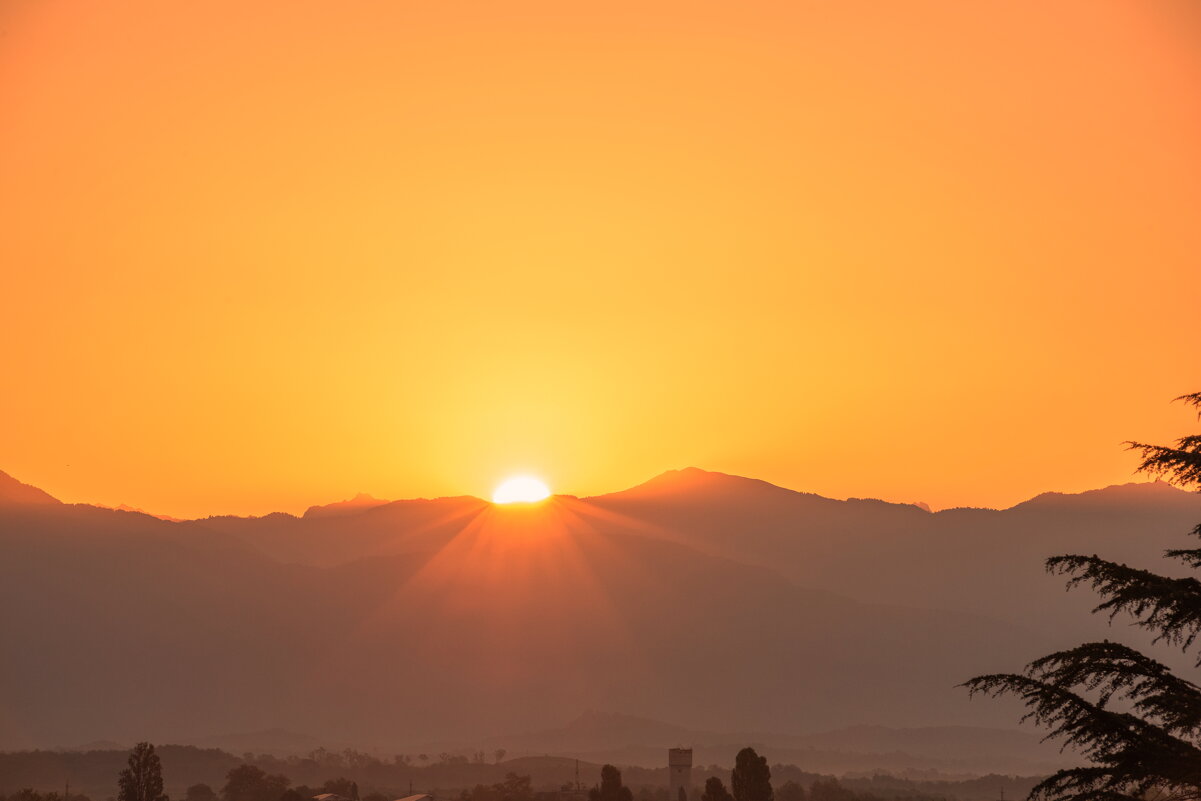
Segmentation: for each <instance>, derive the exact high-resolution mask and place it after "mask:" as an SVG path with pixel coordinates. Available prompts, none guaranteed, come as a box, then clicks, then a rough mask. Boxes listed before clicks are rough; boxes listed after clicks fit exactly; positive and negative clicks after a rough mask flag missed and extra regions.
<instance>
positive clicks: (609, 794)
mask: <svg viewBox="0 0 1201 801" xmlns="http://www.w3.org/2000/svg"><path fill="white" fill-rule="evenodd" d="M588 801H634V793H633V792H631V791H630V788H629V787H626V786H625V785H623V784H622V783H621V771H620V770H618V769H617V768H616V767H614V766H613V765H605V766H604V767H602V768H601V783H600V787H593V788H592V789H591V790H589V791H588Z"/></svg>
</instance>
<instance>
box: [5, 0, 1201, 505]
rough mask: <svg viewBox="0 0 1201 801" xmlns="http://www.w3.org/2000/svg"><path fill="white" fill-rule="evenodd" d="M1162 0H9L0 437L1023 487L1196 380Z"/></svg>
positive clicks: (894, 487)
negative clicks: (772, 0) (190, 0)
mask: <svg viewBox="0 0 1201 801" xmlns="http://www.w3.org/2000/svg"><path fill="white" fill-rule="evenodd" d="M1198 143H1201V12H1199V11H1198V6H1197V5H1195V4H1192V3H1190V2H1188V1H1187V0H1181V1H1180V2H1167V1H1165V2H1142V0H1137V1H1136V0H1130V1H1129V2H1116V0H1115V1H1107V2H1096V0H1086V1H1082V2H1054V3H1047V2H1044V1H1043V0H1037V1H1034V0H1032V1H1031V2H1010V1H1009V0H1006V2H1000V0H998V1H997V2H971V3H964V2H961V1H960V0H946V2H920V1H919V0H913V1H912V2H910V1H906V2H891V3H880V2H870V3H856V2H808V3H804V2H784V3H779V4H765V3H753V2H751V3H728V2H714V3H708V2H697V1H696V0H689V2H678V3H674V2H645V1H644V0H638V1H637V2H629V3H627V2H616V1H615V0H606V2H603V3H574V2H562V1H561V0H551V1H548V2H542V3H523V2H512V3H460V2H442V1H439V2H380V3H329V2H292V1H291V0H289V2H276V3H270V2H258V3H247V2H230V3H217V2H203V3H177V2H149V3H136V4H135V3H104V2H91V3H88V2H57V1H55V0H0V265H2V266H0V269H2V270H3V272H2V283H0V341H2V342H3V343H4V346H3V350H4V360H3V372H2V375H3V378H2V379H0V380H2V384H0V420H3V425H2V426H0V469H2V470H5V471H7V472H10V473H12V474H13V475H15V476H17V477H18V478H20V479H22V480H24V481H27V482H30V483H33V484H36V485H38V486H41V487H43V488H45V489H47V490H48V491H50V492H51V493H53V494H55V495H56V496H58V497H60V498H62V499H64V500H68V501H88V502H97V503H105V504H114V505H115V504H117V503H128V504H132V505H135V506H140V507H144V508H147V509H150V510H152V511H156V512H161V513H169V514H177V515H188V516H193V515H201V514H208V513H216V512H234V513H256V514H257V513H264V512H267V511H271V510H287V511H300V510H302V509H303V508H305V507H306V506H307V505H309V504H312V503H319V502H327V501H330V500H335V499H338V498H342V497H347V496H349V495H352V494H354V493H356V492H359V491H366V492H370V493H372V494H374V495H377V496H381V497H386V498H398V497H413V496H429V495H444V494H466V493H470V494H475V495H481V496H485V497H486V496H487V495H488V494H489V493H490V492H491V489H492V487H493V485H494V484H496V483H497V482H498V481H499V480H500V479H501V478H503V477H504V476H505V475H507V474H510V473H513V472H517V471H528V472H533V473H536V474H538V475H541V476H543V477H544V478H545V479H546V480H547V481H548V483H550V485H551V486H552V488H554V489H555V490H556V491H560V492H567V493H574V494H580V495H586V494H595V493H599V492H605V491H610V490H614V489H619V488H623V487H625V486H629V485H631V484H633V483H636V482H639V481H641V480H644V479H646V478H648V477H650V476H651V475H654V474H656V473H659V472H661V471H662V470H665V469H668V468H675V467H683V466H686V465H696V466H701V467H706V468H710V469H716V470H722V471H726V472H733V473H740V474H744V475H752V476H755V477H759V478H764V479H767V480H769V481H772V482H775V483H778V484H782V485H784V486H788V487H792V488H795V489H802V490H808V491H814V492H819V493H822V494H825V495H830V496H833V497H847V496H874V497H883V498H886V499H890V500H898V501H913V500H924V501H926V502H928V503H930V504H932V505H933V506H935V507H945V506H952V505H1002V506H1004V505H1009V504H1012V503H1015V502H1017V501H1020V500H1022V499H1024V498H1026V497H1028V496H1030V495H1033V494H1035V493H1037V492H1040V491H1043V490H1049V489H1054V490H1065V491H1077V490H1082V489H1087V488H1092V487H1096V486H1102V485H1105V484H1109V483H1116V482H1123V481H1128V480H1131V477H1132V469H1133V467H1134V465H1135V459H1134V457H1133V456H1132V455H1131V454H1129V453H1127V452H1125V451H1124V450H1123V449H1122V447H1121V444H1120V443H1121V442H1122V441H1123V440H1126V439H1130V438H1141V439H1150V440H1154V441H1165V440H1168V439H1170V438H1173V437H1176V436H1179V435H1181V434H1184V433H1188V432H1189V431H1190V430H1191V429H1192V428H1194V427H1195V425H1194V420H1193V419H1192V418H1191V417H1190V415H1189V414H1188V413H1187V412H1186V411H1185V410H1184V408H1183V407H1181V406H1180V405H1172V404H1170V403H1169V401H1170V399H1171V398H1173V397H1175V396H1176V395H1179V394H1182V393H1184V392H1189V391H1198V390H1201V373H1199V370H1198V367H1199V365H1201V361H1199V359H1198V355H1199V350H1201V347H1199V343H1201V336H1199V335H1201V315H1199V314H1198V312H1197V310H1198V308H1201V307H1199V301H1201V263H1199V260H1198V254H1201V221H1199V220H1201V146H1199V145H1198Z"/></svg>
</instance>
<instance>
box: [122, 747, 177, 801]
mask: <svg viewBox="0 0 1201 801" xmlns="http://www.w3.org/2000/svg"><path fill="white" fill-rule="evenodd" d="M128 765H129V767H127V768H125V770H123V771H121V774H120V776H118V778H117V786H118V792H117V801H168V799H167V796H166V795H165V794H164V793H163V766H162V763H161V762H160V761H159V758H158V754H156V753H154V746H153V745H151V744H150V743H138V744H137V745H135V746H134V747H133V750H132V751H130V752H129V762H128Z"/></svg>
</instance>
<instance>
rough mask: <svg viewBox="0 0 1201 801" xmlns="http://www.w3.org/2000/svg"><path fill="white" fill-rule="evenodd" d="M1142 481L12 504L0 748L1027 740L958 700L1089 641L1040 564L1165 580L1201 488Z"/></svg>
mask: <svg viewBox="0 0 1201 801" xmlns="http://www.w3.org/2000/svg"><path fill="white" fill-rule="evenodd" d="M9 481H11V482H12V483H14V484H16V485H17V486H24V485H20V484H19V482H15V481H14V480H12V479H10V480H9ZM5 486H8V485H7V484H5ZM1140 486H1141V487H1142V488H1141V489H1140V488H1137V487H1136V488H1134V489H1131V488H1128V487H1126V488H1111V489H1108V490H1101V491H1098V492H1096V493H1086V494H1085V495H1083V496H1040V497H1039V498H1038V499H1034V500H1032V501H1031V502H1028V503H1027V504H1019V505H1018V506H1016V507H1014V508H1012V509H1009V510H1003V511H998V510H947V511H943V512H937V513H930V512H928V511H925V510H922V509H920V508H918V507H916V506H912V505H906V504H890V503H885V502H882V501H874V500H848V501H838V500H832V499H828V498H823V497H820V496H817V495H812V494H806V493H798V492H793V491H791V490H787V489H783V488H780V487H775V486H773V485H771V484H768V483H766V482H761V481H756V480H753V479H745V478H741V477H737V476H726V475H723V474H719V473H710V472H706V471H701V470H696V469H689V470H683V471H671V472H669V473H666V474H664V475H662V476H659V477H657V478H655V479H652V480H651V481H649V482H647V483H646V484H642V485H639V486H638V487H634V488H632V489H630V490H627V491H624V492H618V493H612V494H609V495H602V496H598V497H594V498H571V497H566V496H557V497H555V498H552V499H550V500H549V501H547V502H545V503H543V504H540V505H537V506H531V507H497V506H493V505H492V504H489V503H487V502H485V501H482V500H480V499H477V498H470V497H459V498H439V499H431V500H415V501H393V502H388V503H381V504H376V505H370V506H367V505H366V504H364V505H363V508H346V507H343V508H341V509H339V512H338V514H336V515H321V514H316V515H306V516H305V517H295V516H292V515H285V514H273V515H267V516H265V517H258V518H238V517H212V518H206V519H203V520H192V521H185V522H179V523H173V522H170V521H165V520H160V519H157V518H154V517H151V516H148V515H144V514H138V513H133V512H119V511H112V510H105V509H99V508H96V507H91V506H86V505H64V504H54V503H45V502H43V503H39V504H29V503H24V504H15V503H5V504H4V505H3V506H0V548H2V549H3V553H4V554H5V556H6V558H5V559H4V560H3V562H0V610H3V611H0V633H2V634H3V636H4V638H5V641H6V642H18V643H22V649H21V654H22V657H21V658H19V659H9V660H4V662H3V664H2V665H0V684H2V686H4V687H5V703H4V705H3V707H2V708H0V745H3V746H5V747H9V748H12V747H33V746H38V745H47V744H54V743H62V742H81V741H86V740H89V739H109V740H117V741H129V742H132V741H136V740H138V739H144V738H147V737H149V738H151V739H154V740H158V741H172V740H174V741H183V738H192V739H193V741H194V739H195V738H196V737H197V736H199V735H201V734H203V733H205V732H209V733H217V732H236V731H242V732H254V731H263V730H271V729H282V730H286V731H292V732H321V734H322V737H323V738H325V739H326V740H327V741H329V742H340V743H349V744H377V745H381V746H385V745H387V744H389V743H413V742H432V741H435V740H439V739H442V740H457V741H478V740H479V739H482V738H484V737H486V736H488V735H489V734H493V735H500V734H503V733H505V732H519V731H533V732H536V731H541V730H550V729H554V728H555V727H557V726H559V725H560V722H561V721H563V720H569V719H571V718H572V717H573V716H575V715H578V713H579V711H580V710H583V709H594V710H637V711H638V713H639V715H640V716H645V718H646V719H651V720H671V721H677V722H678V724H673V725H679V726H680V727H682V729H684V730H687V731H693V732H705V731H708V732H714V731H718V732H739V731H740V732H764V731H767V732H773V731H774V732H780V731H785V732H793V733H795V734H796V735H797V736H800V735H803V734H805V733H806V732H811V733H816V732H821V731H829V730H835V729H841V728H845V727H847V726H886V727H890V728H893V729H908V728H918V727H930V726H943V727H945V726H961V725H985V726H987V725H1005V726H1008V725H1010V724H1011V721H1012V720H1013V712H1014V710H1013V709H1011V708H1008V707H1007V706H1006V705H1004V704H988V705H981V704H975V705H972V704H969V702H968V701H967V699H966V698H965V697H964V696H963V693H962V692H961V691H958V690H956V689H954V685H956V684H957V683H958V682H961V681H963V680H964V679H965V678H966V677H968V676H971V675H975V674H977V673H980V672H984V671H988V670H996V669H1004V668H1006V667H1016V666H1018V665H1020V664H1022V663H1023V662H1025V661H1027V660H1028V659H1030V658H1033V657H1035V656H1038V655H1040V654H1042V653H1045V652H1046V651H1047V650H1048V649H1049V648H1052V647H1056V646H1063V645H1069V644H1074V643H1075V642H1077V641H1079V640H1080V639H1083V636H1082V634H1087V632H1083V631H1082V627H1081V621H1082V620H1086V621H1087V620H1088V616H1087V614H1086V613H1081V612H1080V611H1079V610H1077V612H1076V613H1075V614H1073V615H1068V616H1061V615H1058V614H1055V613H1053V612H1052V611H1051V610H1052V609H1058V608H1059V607H1060V606H1065V605H1070V604H1067V603H1066V600H1067V599H1070V598H1071V596H1065V595H1064V593H1063V589H1062V585H1061V584H1060V582H1059V581H1058V580H1056V579H1054V578H1051V577H1047V576H1045V575H1044V574H1043V573H1042V570H1041V560H1042V559H1043V558H1044V557H1045V556H1047V555H1050V554H1052V553H1058V552H1062V551H1065V550H1080V549H1081V548H1087V550H1088V552H1092V551H1093V550H1106V551H1107V552H1111V551H1113V550H1114V549H1115V548H1117V549H1120V551H1121V552H1122V553H1124V554H1126V556H1127V557H1128V559H1127V561H1130V562H1131V563H1138V562H1140V561H1141V562H1144V563H1151V562H1153V561H1156V560H1158V554H1159V552H1160V551H1161V550H1162V549H1163V548H1165V547H1173V546H1175V545H1177V544H1179V543H1180V542H1181V541H1183V540H1184V537H1185V534H1186V532H1187V531H1188V530H1189V529H1190V528H1191V526H1192V525H1193V524H1195V522H1196V519H1197V516H1198V513H1199V512H1201V502H1199V499H1198V498H1197V496H1195V495H1191V494H1189V493H1183V492H1179V491H1176V490H1170V489H1165V488H1163V487H1156V486H1151V487H1148V486H1147V485H1140ZM30 489H32V488H30ZM35 492H37V491H36V490H35ZM22 495H23V496H24V495H28V492H27V491H25V490H22ZM46 497H49V496H46ZM335 506H336V505H335ZM1011 551H1012V552H1013V553H1011ZM997 588H1003V591H1001V590H998V589H997ZM1031 599H1033V600H1031ZM1083 600H1084V602H1085V604H1087V602H1088V600H1089V599H1083ZM1040 604H1041V605H1044V606H1045V607H1046V608H1045V609H1044V608H1043V607H1042V606H1039V605H1040ZM1032 607H1033V608H1035V609H1036V610H1037V613H1036V614H1032V613H1031V611H1030V610H1031V608H1032ZM1069 618H1070V623H1069ZM1126 634H1127V632H1125V631H1124V630H1117V629H1110V630H1108V632H1107V636H1109V637H1110V638H1111V639H1119V638H1121V637H1123V636H1126ZM1135 636H1137V635H1135ZM597 714H602V715H603V714H606V713H603V712H601V713H597ZM631 745H633V744H632V743H631Z"/></svg>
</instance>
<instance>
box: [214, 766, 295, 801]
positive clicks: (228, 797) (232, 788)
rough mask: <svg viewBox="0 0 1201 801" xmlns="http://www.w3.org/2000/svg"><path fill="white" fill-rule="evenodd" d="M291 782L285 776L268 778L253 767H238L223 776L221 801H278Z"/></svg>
mask: <svg viewBox="0 0 1201 801" xmlns="http://www.w3.org/2000/svg"><path fill="white" fill-rule="evenodd" d="M289 784H291V782H290V781H289V780H288V777H287V776H268V775H267V774H266V773H264V772H263V771H262V770H261V769H260V768H257V767H255V766H254V765H238V766H237V767H236V768H232V769H231V770H230V771H229V773H227V774H225V786H224V787H222V788H221V798H222V799H223V801H279V799H280V797H281V796H282V795H283V794H284V791H285V790H287V789H288V785H289Z"/></svg>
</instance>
